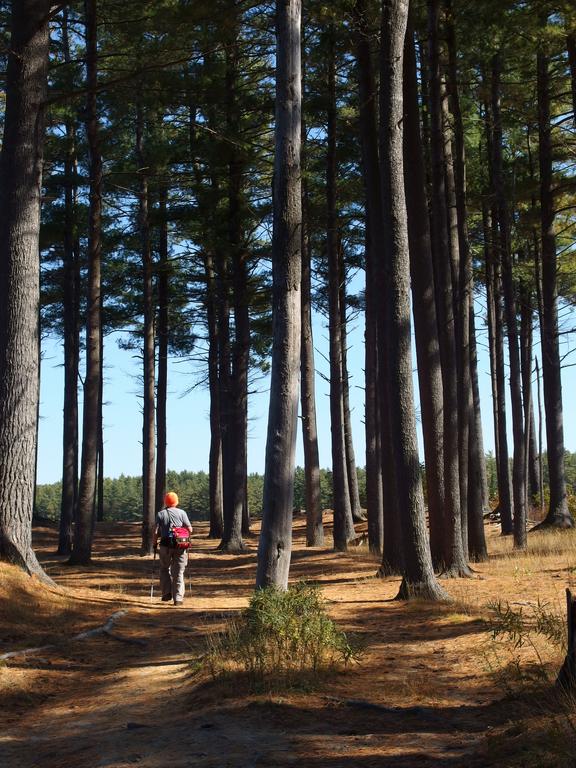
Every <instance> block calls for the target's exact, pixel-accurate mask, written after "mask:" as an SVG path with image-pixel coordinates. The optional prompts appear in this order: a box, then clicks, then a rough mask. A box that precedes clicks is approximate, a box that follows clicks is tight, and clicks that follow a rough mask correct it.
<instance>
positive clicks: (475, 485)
mask: <svg viewBox="0 0 576 768" xmlns="http://www.w3.org/2000/svg"><path fill="white" fill-rule="evenodd" d="M470 381H471V384H472V411H471V414H470V449H469V452H468V460H469V464H468V479H469V483H470V489H469V492H468V555H469V557H470V560H472V561H473V562H476V563H479V562H482V561H484V560H487V559H488V549H487V547H486V534H485V531H484V512H486V510H487V509H488V484H487V481H486V459H485V455H484V440H483V436H482V415H481V413H480V391H479V387H478V356H477V353H476V320H475V315H474V291H473V290H471V291H470Z"/></svg>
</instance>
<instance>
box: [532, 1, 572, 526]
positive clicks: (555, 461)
mask: <svg viewBox="0 0 576 768" xmlns="http://www.w3.org/2000/svg"><path fill="white" fill-rule="evenodd" d="M546 21H547V16H546V11H544V12H543V14H542V18H541V24H542V25H543V26H544V25H545V24H546ZM544 46H545V43H544V42H543V41H541V42H540V43H539V46H538V54H537V66H538V76H537V93H538V138H539V147H540V152H539V155H538V156H539V167H540V225H541V242H542V246H541V253H542V327H541V336H542V378H543V381H544V410H545V416H546V450H547V456H548V482H549V486H550V506H549V508H548V513H547V515H546V518H545V519H544V521H543V523H542V525H544V526H555V527H558V528H573V527H574V519H573V517H572V515H571V513H570V510H569V509H568V503H567V500H566V478H565V474H564V423H563V415H562V378H561V369H560V350H559V344H558V287H557V281H556V273H557V257H556V235H555V231H554V194H553V190H552V126H551V123H550V73H549V71H548V65H549V57H548V55H547V52H546V50H545V47H544Z"/></svg>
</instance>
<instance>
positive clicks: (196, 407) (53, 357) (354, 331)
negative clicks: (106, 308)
mask: <svg viewBox="0 0 576 768" xmlns="http://www.w3.org/2000/svg"><path fill="white" fill-rule="evenodd" d="M477 312H478V314H479V315H481V314H482V305H481V303H478V304H477ZM571 317H572V320H573V318H574V314H573V313H572V315H571ZM567 319H568V316H566V317H565V322H566V320H567ZM363 325H364V318H363V316H362V315H360V316H358V317H357V318H356V319H355V320H353V321H352V322H351V323H350V329H349V352H348V362H349V368H350V373H351V381H350V402H351V408H352V430H353V435H354V446H355V452H356V461H357V463H358V465H359V466H364V464H365V458H364V453H365V440H364V424H363V413H364V391H363V378H364V344H363V338H364V328H363ZM572 325H573V322H572ZM477 326H478V332H479V339H478V341H479V371H480V375H479V378H480V396H481V400H482V418H483V427H484V444H485V449H486V451H493V449H494V437H493V427H492V409H491V403H490V377H489V362H488V356H487V352H486V346H487V338H486V337H487V332H486V329H485V327H484V323H483V320H482V317H481V316H479V317H478V320H477ZM314 343H315V347H316V349H317V354H316V368H317V371H318V373H319V375H318V376H317V378H316V388H317V389H316V395H317V397H316V401H317V409H318V433H319V448H320V462H321V465H322V466H324V467H329V466H330V464H331V459H330V414H329V401H328V384H327V382H326V380H325V378H324V377H325V376H327V374H328V363H327V360H326V358H327V355H328V331H327V328H326V323H325V319H324V318H321V317H319V316H316V317H315V320H314ZM574 346H575V339H574V335H573V334H572V335H567V336H564V337H563V339H562V343H561V354H562V355H566V354H567V353H569V352H570V350H571V349H572V348H574ZM535 353H536V354H537V355H538V357H540V350H539V345H538V343H537V339H536V342H535ZM132 355H133V353H131V352H128V351H125V350H120V349H118V347H117V344H116V339H115V337H114V336H113V337H110V338H107V339H106V342H105V385H104V400H105V403H106V406H105V411H104V440H105V447H104V451H105V458H104V463H105V473H106V476H107V477H117V476H118V475H120V474H126V475H139V474H140V473H141V439H142V438H141V435H142V421H141V419H142V416H141V401H140V400H139V397H138V387H139V385H138V380H137V377H138V375H139V367H140V366H139V362H138V360H137V359H135V358H134V357H133V356H132ZM62 357H63V351H62V345H61V343H60V342H59V341H58V340H54V339H47V340H45V343H44V345H43V361H42V378H41V404H40V432H39V452H38V481H39V482H40V483H49V482H55V481H57V480H59V479H60V477H61V462H62V405H63V368H62ZM565 363H566V366H567V367H565V368H564V369H563V378H562V381H563V396H564V429H565V445H566V448H567V449H569V450H570V451H575V450H576V398H575V393H576V366H575V367H570V363H572V364H574V363H576V354H575V355H570V354H568V356H567V357H566V358H565ZM198 373H199V370H198V368H197V367H195V366H194V365H193V364H192V363H190V362H183V361H178V360H173V361H171V363H170V371H169V391H170V394H169V403H168V467H169V468H170V469H173V470H176V471H180V470H184V469H188V470H191V471H197V470H207V469H208V451H209V446H210V430H209V421H208V408H209V399H208V392H207V391H206V390H205V389H203V388H201V387H196V388H193V389H192V390H191V391H189V390H190V387H191V386H192V385H193V384H194V383H195V382H196V380H197V379H198ZM255 389H256V390H257V391H256V392H255V393H254V394H253V395H252V396H251V398H250V406H249V418H250V424H249V443H248V469H249V471H250V472H263V470H264V456H265V450H266V420H267V414H268V397H269V392H268V382H267V380H260V381H259V382H257V383H256V386H255ZM415 393H416V398H417V399H418V388H417V382H416V380H415ZM533 397H534V401H536V391H535V390H534V395H533ZM509 414H510V408H509V407H508V415H509ZM509 434H510V436H511V434H512V432H511V426H510V425H509ZM510 439H511V437H510ZM544 439H545V437H544ZM420 452H421V458H422V446H421V445H420ZM296 461H297V464H300V465H303V463H304V457H303V451H302V440H301V438H300V437H299V439H298V443H297V456H296Z"/></svg>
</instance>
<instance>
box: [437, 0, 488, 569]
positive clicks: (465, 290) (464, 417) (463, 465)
mask: <svg viewBox="0 0 576 768" xmlns="http://www.w3.org/2000/svg"><path fill="white" fill-rule="evenodd" d="M445 3H446V32H447V35H446V39H447V47H448V91H449V95H450V103H451V109H452V121H451V124H452V134H453V139H454V153H453V168H454V196H453V200H452V204H453V206H455V212H456V217H455V218H456V228H457V233H458V253H459V272H458V280H457V292H456V307H457V310H456V312H457V325H458V328H457V332H456V338H457V341H458V421H459V425H460V427H459V440H460V448H459V455H460V506H461V513H462V514H461V517H462V538H463V543H464V552H465V555H467V553H468V540H469V536H468V525H469V519H470V510H469V499H468V496H469V493H470V478H469V476H468V472H469V467H470V456H469V451H470V424H471V421H472V418H473V407H474V404H473V399H474V398H473V392H472V381H471V372H470V311H471V292H472V256H471V253H470V243H469V239H468V209H467V204H466V192H467V190H466V150H465V144H464V124H463V120H462V110H461V107H460V95H459V89H458V82H459V80H458V65H457V46H456V31H455V24H454V16H453V8H452V0H445ZM451 207H452V206H451ZM474 433H475V434H476V431H474ZM472 452H473V454H474V456H475V457H476V460H480V461H483V457H482V458H481V459H480V452H479V450H478V446H476V447H473V448H472ZM481 471H482V470H481V467H478V468H474V469H473V474H474V477H475V478H479V477H480V475H481ZM476 501H477V499H476Z"/></svg>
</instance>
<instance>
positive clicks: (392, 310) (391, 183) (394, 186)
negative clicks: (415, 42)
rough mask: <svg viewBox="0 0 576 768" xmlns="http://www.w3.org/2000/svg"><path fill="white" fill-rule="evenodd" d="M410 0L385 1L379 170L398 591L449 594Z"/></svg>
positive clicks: (443, 596) (401, 594)
mask: <svg viewBox="0 0 576 768" xmlns="http://www.w3.org/2000/svg"><path fill="white" fill-rule="evenodd" d="M407 18H408V0H384V2H383V4H382V43H381V46H382V47H381V54H380V56H381V58H380V172H381V183H382V203H383V205H382V213H383V221H384V232H385V242H384V246H385V248H384V254H383V255H384V263H383V264H382V268H384V270H385V273H386V278H387V281H386V282H387V285H386V289H387V290H386V296H385V298H386V305H387V306H386V313H387V316H388V321H389V324H390V334H389V336H388V338H387V345H386V346H387V349H388V355H389V362H390V365H389V376H390V388H389V391H390V422H391V426H392V436H393V454H394V469H395V473H396V487H397V494H398V503H399V508H400V522H401V526H402V538H403V549H404V572H403V579H402V585H401V587H400V592H399V595H398V596H399V597H400V598H402V599H407V598H412V597H420V598H426V599H432V600H445V599H447V595H446V593H445V592H444V590H443V589H442V588H441V587H440V585H439V584H438V582H437V581H436V578H435V576H434V571H433V568H432V557H431V555H430V546H429V543H428V536H427V531H426V520H425V514H424V498H423V494H422V483H421V480H420V462H419V460H418V445H417V439H416V414H415V409H414V392H413V387H412V358H411V350H410V346H411V343H410V260H409V247H408V226H407V219H406V200H405V193H404V163H403V136H402V134H403V99H402V79H403V53H404V38H405V34H406V24H407Z"/></svg>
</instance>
